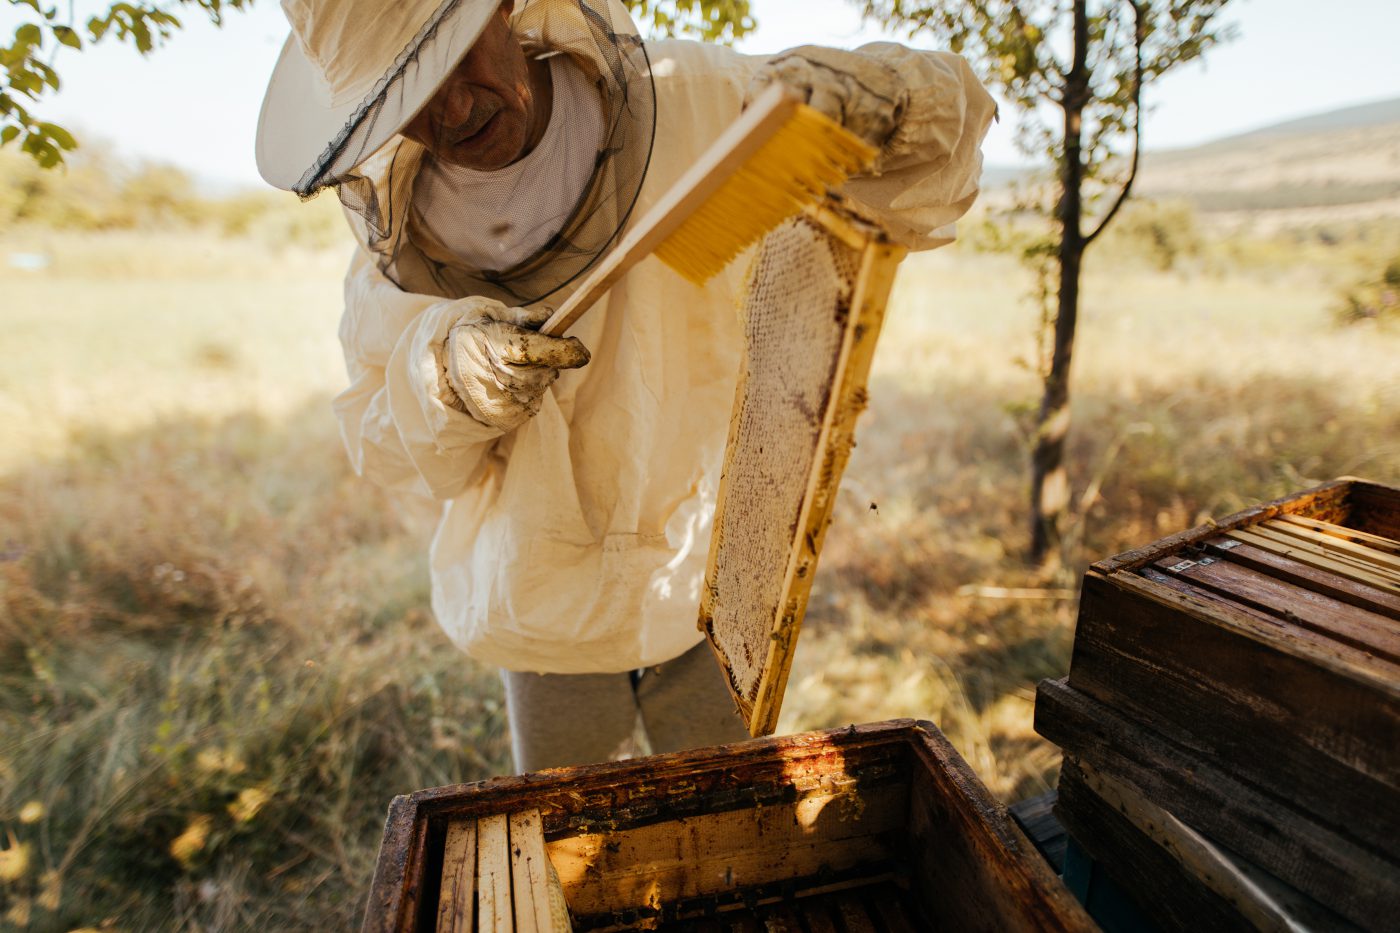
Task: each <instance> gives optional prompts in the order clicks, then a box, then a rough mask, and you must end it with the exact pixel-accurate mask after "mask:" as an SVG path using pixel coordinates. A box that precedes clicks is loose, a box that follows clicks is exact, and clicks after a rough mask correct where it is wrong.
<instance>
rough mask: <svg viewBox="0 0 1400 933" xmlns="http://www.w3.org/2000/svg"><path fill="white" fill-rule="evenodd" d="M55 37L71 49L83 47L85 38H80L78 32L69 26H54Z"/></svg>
mask: <svg viewBox="0 0 1400 933" xmlns="http://www.w3.org/2000/svg"><path fill="white" fill-rule="evenodd" d="M53 34H54V38H55V39H57V40H58V41H59V42H61V43H62V44H64V45H66V46H68V47H69V48H70V49H81V48H82V47H83V40H82V39H79V38H78V33H77V32H76V31H75V30H73V29H71V28H69V27H67V26H55V27H53Z"/></svg>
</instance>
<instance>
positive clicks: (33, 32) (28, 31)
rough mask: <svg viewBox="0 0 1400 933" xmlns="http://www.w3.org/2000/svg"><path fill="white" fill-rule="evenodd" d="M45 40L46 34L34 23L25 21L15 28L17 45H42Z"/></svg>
mask: <svg viewBox="0 0 1400 933" xmlns="http://www.w3.org/2000/svg"><path fill="white" fill-rule="evenodd" d="M43 41H44V34H43V33H42V32H41V31H40V30H39V27H38V26H36V25H35V24H33V23H25V24H24V25H22V26H20V27H19V28H18V29H16V30H15V43H16V44H17V45H42V44H43Z"/></svg>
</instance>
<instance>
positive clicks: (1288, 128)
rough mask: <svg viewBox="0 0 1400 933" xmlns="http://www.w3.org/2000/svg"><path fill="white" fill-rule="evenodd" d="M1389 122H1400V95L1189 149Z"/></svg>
mask: <svg viewBox="0 0 1400 933" xmlns="http://www.w3.org/2000/svg"><path fill="white" fill-rule="evenodd" d="M1388 123H1400V97H1396V98H1394V99H1393V100H1378V101H1373V102H1372V103H1369V104H1357V105H1356V106H1354V107H1342V108H1341V109H1339V110H1328V111H1325V112H1323V113H1313V114H1309V115H1307V116H1305V117H1297V118H1295V119H1292V120H1285V121H1283V122H1282V123H1271V124H1269V125H1268V126H1261V127H1259V128H1258V129H1255V130H1248V131H1246V132H1243V133H1238V134H1236V135H1234V136H1226V137H1224V138H1223V139H1217V140H1213V141H1211V142H1208V143H1204V144H1202V145H1200V146H1196V147H1194V149H1191V150H1186V151H1198V150H1202V149H1211V148H1215V147H1225V148H1228V147H1230V146H1232V145H1236V144H1238V143H1241V142H1246V141H1251V140H1257V139H1266V138H1269V137H1276V136H1292V135H1299V134H1308V133H1331V132H1337V131H1340V130H1352V129H1358V128H1361V127H1368V126H1385V125H1386V124H1388Z"/></svg>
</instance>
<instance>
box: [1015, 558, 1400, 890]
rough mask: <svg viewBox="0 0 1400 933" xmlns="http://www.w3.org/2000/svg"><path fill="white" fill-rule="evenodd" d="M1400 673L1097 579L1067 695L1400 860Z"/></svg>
mask: <svg viewBox="0 0 1400 933" xmlns="http://www.w3.org/2000/svg"><path fill="white" fill-rule="evenodd" d="M1148 572H1151V571H1150V570H1149V571H1148ZM1174 586H1179V587H1180V589H1174V588H1173V587H1174ZM1397 671H1400V668H1397V667H1396V665H1395V664H1393V663H1391V662H1388V661H1385V660H1384V659H1382V658H1378V657H1376V656H1375V655H1372V654H1368V653H1365V652H1363V651H1361V650H1359V649H1356V648H1353V647H1350V646H1348V645H1344V644H1339V643H1337V642H1336V641H1335V640H1333V639H1329V638H1327V637H1326V636H1324V635H1320V634H1318V633H1316V632H1313V631H1311V630H1310V629H1307V628H1304V627H1302V626H1299V625H1288V624H1284V623H1282V622H1280V620H1279V619H1277V618H1275V617H1273V616H1271V615H1267V614H1264V613H1261V612H1257V611H1255V610H1252V609H1250V608H1248V607H1243V606H1238V605H1236V604H1234V603H1232V602H1231V601H1229V600H1226V599H1222V598H1212V594H1211V593H1209V592H1206V591H1200V590H1197V589H1195V588H1194V587H1191V586H1190V585H1189V584H1186V583H1183V582H1182V581H1181V580H1179V579H1178V578H1173V577H1169V576H1168V575H1166V574H1157V575H1155V576H1153V577H1152V578H1151V579H1148V578H1145V577H1141V576H1138V575H1136V574H1124V573H1119V574H1114V575H1113V576H1112V577H1104V576H1101V575H1099V574H1097V573H1095V572H1093V571H1090V572H1089V573H1088V574H1086V576H1085V579H1084V587H1083V595H1082V597H1081V601H1080V610H1079V623H1078V628H1077V629H1076V633H1075V643H1074V652H1073V657H1072V660H1071V665H1070V675H1069V684H1070V686H1072V687H1074V688H1075V689H1077V690H1079V691H1082V692H1083V693H1084V694H1085V695H1087V696H1090V697H1093V698H1094V699H1096V700H1098V701H1099V702H1101V703H1103V704H1105V705H1106V706H1107V707H1110V708H1112V709H1113V710H1115V711H1116V712H1117V713H1118V714H1119V715H1121V716H1124V717H1127V718H1128V719H1130V720H1132V721H1133V722H1136V723H1138V724H1140V725H1141V726H1142V727H1145V728H1147V729H1151V730H1153V731H1155V732H1156V733H1158V734H1160V735H1162V736H1165V737H1167V738H1169V739H1171V740H1172V741H1174V742H1177V743H1178V744H1180V745H1182V746H1183V747H1185V748H1188V749H1190V750H1191V751H1192V752H1193V753H1194V754H1195V755H1196V756H1198V758H1200V759H1201V760H1203V761H1210V762H1214V763H1215V764H1216V765H1217V766H1218V767H1224V768H1228V769H1229V770H1230V771H1231V772H1232V773H1234V774H1237V775H1239V776H1240V777H1243V778H1246V779H1248V780H1249V781H1251V782H1253V783H1255V784H1257V785H1258V786H1259V787H1261V788H1264V789H1266V790H1268V791H1270V792H1272V793H1274V794H1277V795H1278V796H1279V797H1281V798H1285V799H1291V800H1294V801H1297V802H1299V803H1300V804H1303V805H1306V806H1307V807H1308V808H1309V809H1310V810H1311V811H1312V812H1313V813H1315V814H1316V815H1317V817H1318V818H1320V819H1323V820H1326V821H1328V822H1329V823H1330V824H1331V825H1333V826H1334V827H1337V828H1338V829H1343V830H1344V831H1346V832H1348V833H1352V834H1354V835H1355V837H1356V838H1357V839H1358V840H1360V841H1361V842H1363V843H1365V844H1366V845H1369V846H1372V847H1374V848H1375V850H1376V851H1377V852H1382V853H1389V854H1390V857H1391V858H1393V859H1395V860H1396V861H1397V862H1400V807H1395V806H1386V803H1387V802H1392V803H1393V801H1395V800H1396V799H1397V795H1400V676H1397ZM1039 712H1040V711H1039V710H1038V711H1037V714H1038V716H1037V718H1038V721H1041V720H1042V719H1043V721H1045V722H1046V723H1047V724H1051V723H1050V720H1049V719H1044V718H1043V717H1041V716H1040V715H1039Z"/></svg>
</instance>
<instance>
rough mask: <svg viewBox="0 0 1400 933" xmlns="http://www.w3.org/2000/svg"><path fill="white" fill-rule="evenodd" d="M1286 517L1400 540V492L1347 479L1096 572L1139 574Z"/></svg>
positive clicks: (1139, 551)
mask: <svg viewBox="0 0 1400 933" xmlns="http://www.w3.org/2000/svg"><path fill="white" fill-rule="evenodd" d="M1284 515H1301V516H1304V517H1307V518H1315V519H1318V520H1320V521H1325V522H1330V523H1332V524H1337V525H1344V526H1346V527H1348V528H1352V529H1355V530H1357V531H1364V532H1367V533H1368V534H1375V535H1380V536H1383V537H1388V538H1391V539H1395V538H1397V537H1400V491H1397V490H1395V489H1391V488H1390V487H1388V486H1381V485H1379V484H1377V483H1371V482H1367V481H1366V480H1362V479H1355V478H1352V477H1343V478H1341V479H1337V480H1333V481H1332V482H1329V483H1323V484H1322V485H1320V486H1315V487H1313V488H1312V489H1307V490H1304V491H1302V492H1299V493H1293V494H1291V495H1288V496H1283V497H1281V498H1278V499H1274V500H1273V501H1271V502H1266V503H1263V504H1261V505H1257V506H1253V507H1251V508H1248V509H1244V510H1243V511H1240V512H1236V513H1235V514H1234V515H1230V516H1227V517H1225V518H1222V519H1219V520H1218V521H1211V522H1208V523H1206V524H1204V525H1198V526H1197V527H1195V528H1192V529H1190V530H1188V531H1183V532H1179V533H1178V534H1174V535H1170V536H1169V537H1166V538H1163V539H1161V540H1160V541H1154V542H1153V543H1151V544H1148V545H1145V546H1143V547H1140V548H1135V549H1133V550H1131V551H1124V552H1123V553H1122V554H1117V555H1115V556H1113V557H1110V558H1108V559H1106V560H1101V561H1098V562H1096V563H1095V564H1094V565H1093V569H1094V570H1096V571H1097V572H1099V573H1102V574H1109V573H1113V572H1114V571H1118V570H1136V569H1138V568H1140V567H1143V566H1145V565H1147V564H1150V563H1152V562H1153V561H1155V560H1158V559H1159V558H1162V557H1166V556H1168V555H1169V554H1174V553H1176V552H1177V551H1180V550H1182V549H1184V548H1189V547H1191V546H1193V545H1196V544H1199V543H1201V542H1202V541H1205V540H1206V539H1207V538H1213V537H1215V536H1217V535H1219V534H1221V533H1222V532H1226V531H1229V530H1230V529H1233V528H1242V527H1245V526H1249V525H1257V524H1259V523H1260V522H1264V521H1268V520H1269V519H1272V518H1278V517H1280V516H1284Z"/></svg>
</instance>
